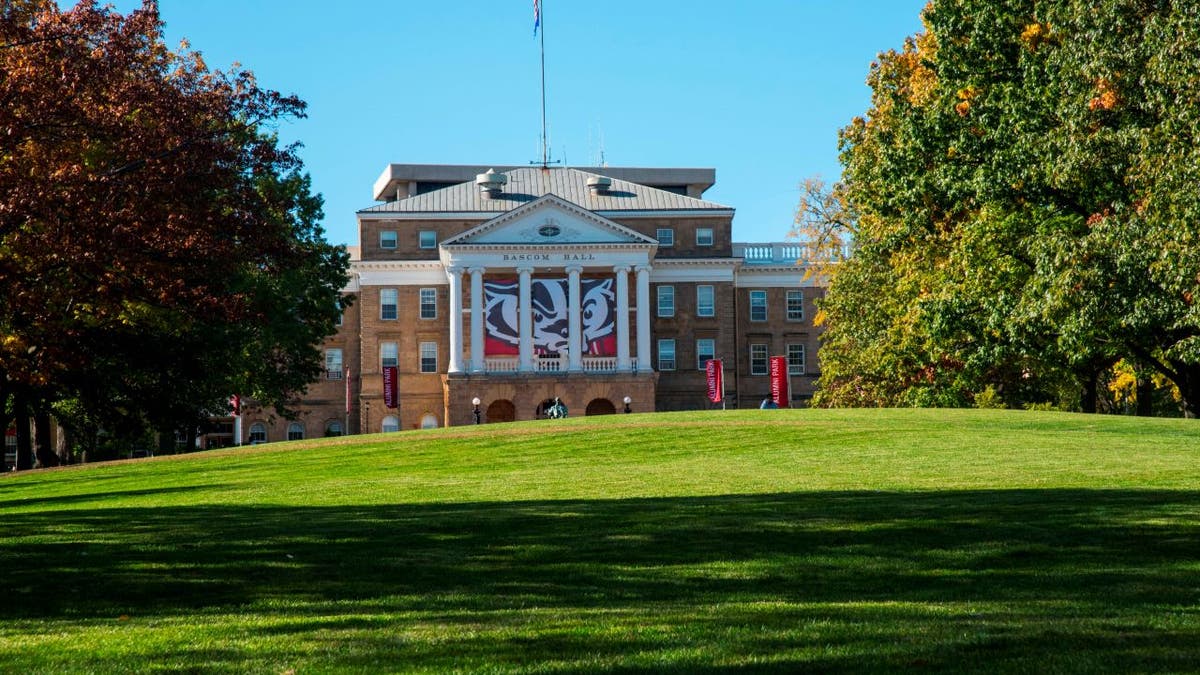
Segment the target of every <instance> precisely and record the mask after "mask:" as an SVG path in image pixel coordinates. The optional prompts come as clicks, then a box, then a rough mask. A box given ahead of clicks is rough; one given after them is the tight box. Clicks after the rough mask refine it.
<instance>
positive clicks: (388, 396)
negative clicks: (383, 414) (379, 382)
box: [383, 366, 400, 408]
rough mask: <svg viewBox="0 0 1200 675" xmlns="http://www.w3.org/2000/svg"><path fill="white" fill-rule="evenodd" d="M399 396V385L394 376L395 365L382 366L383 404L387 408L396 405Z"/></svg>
mask: <svg viewBox="0 0 1200 675" xmlns="http://www.w3.org/2000/svg"><path fill="white" fill-rule="evenodd" d="M399 398H400V385H399V382H397V378H396V366H384V367H383V404H384V405H385V406H387V407H389V408H395V407H396V406H397V403H398V401H397V399H399Z"/></svg>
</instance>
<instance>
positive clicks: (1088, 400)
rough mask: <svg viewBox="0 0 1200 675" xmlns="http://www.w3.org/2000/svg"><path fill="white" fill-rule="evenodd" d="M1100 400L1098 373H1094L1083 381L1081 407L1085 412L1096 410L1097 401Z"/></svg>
mask: <svg viewBox="0 0 1200 675" xmlns="http://www.w3.org/2000/svg"><path fill="white" fill-rule="evenodd" d="M1098 400H1099V394H1098V393H1097V392H1096V374H1095V373H1092V374H1090V375H1088V376H1087V377H1086V378H1084V381H1083V397H1082V398H1081V399H1080V402H1079V407H1080V408H1082V409H1083V412H1085V413H1094V412H1096V402H1097V401H1098Z"/></svg>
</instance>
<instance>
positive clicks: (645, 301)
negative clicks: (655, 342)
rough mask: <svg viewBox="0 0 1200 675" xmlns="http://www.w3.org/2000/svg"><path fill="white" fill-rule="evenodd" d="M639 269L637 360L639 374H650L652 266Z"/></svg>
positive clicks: (639, 267)
mask: <svg viewBox="0 0 1200 675" xmlns="http://www.w3.org/2000/svg"><path fill="white" fill-rule="evenodd" d="M635 269H637V358H638V372H641V373H648V372H650V371H651V370H652V369H651V368H650V266H649V265H638V266H637V267H636V268H635Z"/></svg>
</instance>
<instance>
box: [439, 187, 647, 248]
mask: <svg viewBox="0 0 1200 675" xmlns="http://www.w3.org/2000/svg"><path fill="white" fill-rule="evenodd" d="M537 244H545V245H563V244H569V245H575V244H645V245H657V244H658V242H657V241H656V240H654V239H652V238H650V237H647V236H646V235H644V234H642V233H640V232H636V231H634V230H631V229H629V228H628V227H625V226H624V225H621V224H620V223H617V222H614V221H612V220H609V219H608V218H605V217H603V216H599V215H596V214H595V213H593V212H591V211H588V210H587V209H585V208H583V207H581V206H579V205H577V204H572V203H571V202H568V201H567V200H565V199H562V198H560V197H556V196H554V195H545V196H543V197H539V198H538V199H536V200H534V201H532V202H529V203H528V204H525V205H524V206H520V207H518V208H515V209H513V210H511V211H509V212H507V213H505V214H503V215H500V216H497V217H495V218H493V219H491V220H489V221H487V222H485V223H483V224H482V225H480V226H478V227H476V228H474V229H471V230H467V231H466V232H463V233H462V234H460V235H458V236H456V237H451V238H450V239H446V240H444V241H443V242H442V246H451V247H452V246H456V245H472V246H477V245H497V246H511V245H523V246H528V245H537Z"/></svg>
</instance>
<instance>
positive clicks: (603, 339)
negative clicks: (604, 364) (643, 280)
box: [483, 278, 617, 356]
mask: <svg viewBox="0 0 1200 675" xmlns="http://www.w3.org/2000/svg"><path fill="white" fill-rule="evenodd" d="M519 292H520V287H519V284H518V282H517V280H516V279H489V280H487V281H485V282H483V307H484V310H483V324H484V339H483V353H484V355H486V356H516V355H517V354H518V353H519V347H520V337H519V331H518V325H517V324H518V322H519V319H520V315H519V312H518V310H519V307H518V304H519ZM579 292H580V296H581V297H580V308H579V315H580V320H581V326H580V327H581V329H582V331H583V335H582V336H581V337H582V342H583V353H584V354H585V355H587V356H616V355H617V323H616V316H617V308H616V297H617V296H616V292H615V285H614V280H613V279H581V280H580V282H579ZM568 295H569V290H568V283H567V279H564V278H548V279H533V280H532V281H531V283H530V288H529V301H530V307H531V310H532V316H533V326H532V328H533V351H534V353H535V354H559V353H562V352H565V351H566V350H567V342H568V339H569V333H568V327H569V324H570V308H569V307H568V306H567V300H568Z"/></svg>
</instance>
